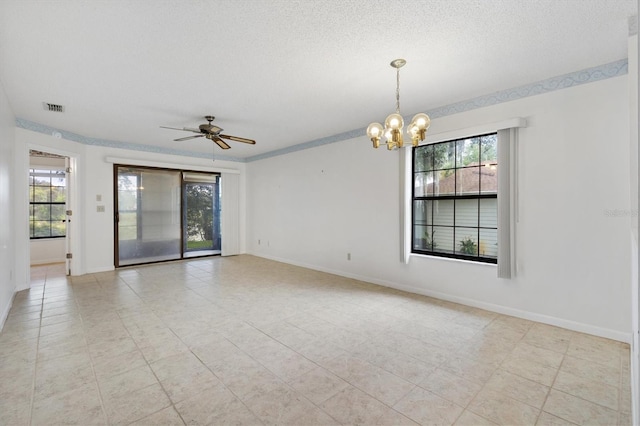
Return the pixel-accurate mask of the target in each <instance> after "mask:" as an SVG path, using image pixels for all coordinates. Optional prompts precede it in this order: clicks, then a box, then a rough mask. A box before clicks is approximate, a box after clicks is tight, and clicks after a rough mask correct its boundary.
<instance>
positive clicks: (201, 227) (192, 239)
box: [184, 176, 222, 255]
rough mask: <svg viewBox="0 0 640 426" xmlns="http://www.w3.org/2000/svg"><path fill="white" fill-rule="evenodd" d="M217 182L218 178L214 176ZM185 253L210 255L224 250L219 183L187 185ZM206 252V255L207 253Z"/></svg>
mask: <svg viewBox="0 0 640 426" xmlns="http://www.w3.org/2000/svg"><path fill="white" fill-rule="evenodd" d="M213 177H214V180H216V178H217V177H216V176H213ZM184 191H185V192H184V197H185V217H186V220H185V226H186V235H185V244H186V247H185V248H184V249H185V251H188V252H192V251H193V252H199V253H198V254H199V255H202V254H214V253H209V252H210V251H212V250H215V251H219V250H220V249H221V248H222V245H221V241H220V196H219V185H218V184H217V183H204V182H201V183H185V185H184ZM205 251H206V253H205Z"/></svg>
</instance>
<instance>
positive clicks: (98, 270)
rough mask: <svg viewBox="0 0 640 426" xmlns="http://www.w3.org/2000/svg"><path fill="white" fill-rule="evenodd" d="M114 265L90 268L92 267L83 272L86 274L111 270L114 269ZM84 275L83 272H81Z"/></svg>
mask: <svg viewBox="0 0 640 426" xmlns="http://www.w3.org/2000/svg"><path fill="white" fill-rule="evenodd" d="M115 269H116V267H115V266H103V267H100V268H92V269H88V270H87V271H86V272H85V273H87V274H97V273H100V272H111V271H115ZM83 275H84V274H83Z"/></svg>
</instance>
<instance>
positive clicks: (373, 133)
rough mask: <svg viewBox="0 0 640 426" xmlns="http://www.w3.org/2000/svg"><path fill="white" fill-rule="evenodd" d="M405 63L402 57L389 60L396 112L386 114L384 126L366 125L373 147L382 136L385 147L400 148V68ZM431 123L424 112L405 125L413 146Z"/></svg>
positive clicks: (378, 144)
mask: <svg viewBox="0 0 640 426" xmlns="http://www.w3.org/2000/svg"><path fill="white" fill-rule="evenodd" d="M406 63H407V61H406V60H404V59H394V60H393V61H391V64H390V65H391V66H392V67H393V68H395V69H396V112H395V113H391V114H389V115H388V116H387V118H386V120H385V121H384V127H383V126H382V125H381V124H380V123H371V124H369V126H368V127H367V136H368V137H369V139H371V142H373V147H374V148H378V147H379V146H380V139H381V138H382V136H384V137H385V138H386V144H387V149H389V150H393V149H395V148H402V147H403V146H404V141H403V139H402V129H403V127H404V120H403V118H402V115H401V114H400V68H402V67H403V66H405V65H406ZM430 124H431V119H430V118H429V116H428V115H427V114H425V113H422V112H421V113H418V114H416V115H415V116H414V117H413V119H412V120H411V123H410V124H409V126H408V127H407V134H408V135H409V137H410V138H411V143H412V145H413V146H418V144H419V143H420V141H423V140H424V139H425V137H426V135H427V129H428V128H429V126H430Z"/></svg>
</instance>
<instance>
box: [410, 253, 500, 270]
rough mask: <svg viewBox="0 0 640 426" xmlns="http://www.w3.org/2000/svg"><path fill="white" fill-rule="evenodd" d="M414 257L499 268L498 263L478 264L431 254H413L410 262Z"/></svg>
mask: <svg viewBox="0 0 640 426" xmlns="http://www.w3.org/2000/svg"><path fill="white" fill-rule="evenodd" d="M412 257H417V258H419V259H433V260H442V261H445V262H458V263H466V264H469V265H479V266H493V267H494V268H495V267H497V266H498V264H497V263H489V262H476V261H473V260H466V259H456V258H453V257H444V256H432V255H430V254H420V253H411V254H410V255H409V261H411V258H412Z"/></svg>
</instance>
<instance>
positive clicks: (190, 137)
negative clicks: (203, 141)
mask: <svg viewBox="0 0 640 426" xmlns="http://www.w3.org/2000/svg"><path fill="white" fill-rule="evenodd" d="M203 136H204V135H196V136H187V137H186V138H178V139H174V140H173V141H174V142H182V141H188V140H189V139H195V138H201V137H203Z"/></svg>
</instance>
